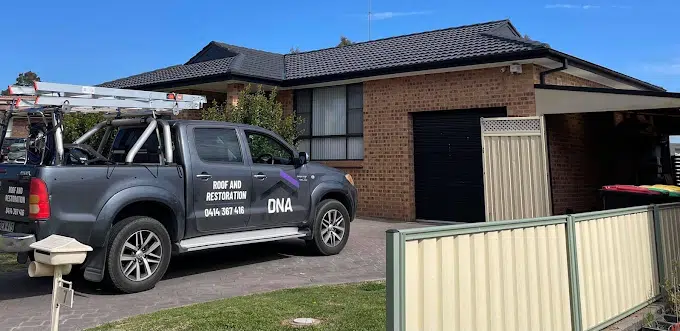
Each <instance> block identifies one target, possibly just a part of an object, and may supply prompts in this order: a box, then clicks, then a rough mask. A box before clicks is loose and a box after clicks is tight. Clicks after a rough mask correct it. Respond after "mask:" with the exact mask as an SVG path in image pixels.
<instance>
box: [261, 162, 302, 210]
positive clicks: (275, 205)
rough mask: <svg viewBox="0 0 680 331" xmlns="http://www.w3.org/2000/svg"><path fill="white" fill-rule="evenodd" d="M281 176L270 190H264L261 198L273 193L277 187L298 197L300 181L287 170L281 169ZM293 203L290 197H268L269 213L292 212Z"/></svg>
mask: <svg viewBox="0 0 680 331" xmlns="http://www.w3.org/2000/svg"><path fill="white" fill-rule="evenodd" d="M279 176H280V177H281V179H280V180H279V181H278V182H276V183H275V184H274V185H272V186H271V187H270V188H269V189H268V190H266V191H264V192H263V193H262V195H261V198H265V197H267V196H269V195H270V194H272V193H273V192H274V191H275V190H276V189H277V188H283V189H284V190H286V191H288V192H289V193H290V194H291V195H292V196H294V197H297V190H298V189H299V188H300V182H299V181H298V180H296V179H295V178H293V177H292V176H290V175H289V174H287V173H286V172H285V171H283V170H280V171H279ZM292 212H293V203H292V201H291V199H290V198H270V199H267V213H269V214H278V213H292Z"/></svg>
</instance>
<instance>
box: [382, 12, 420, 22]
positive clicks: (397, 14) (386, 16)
mask: <svg viewBox="0 0 680 331" xmlns="http://www.w3.org/2000/svg"><path fill="white" fill-rule="evenodd" d="M429 14H432V12H430V11H409V12H394V11H385V12H378V13H371V19H372V20H376V21H380V20H388V19H390V18H395V17H402V16H417V15H429Z"/></svg>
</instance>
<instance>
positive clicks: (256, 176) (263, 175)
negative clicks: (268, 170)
mask: <svg viewBox="0 0 680 331" xmlns="http://www.w3.org/2000/svg"><path fill="white" fill-rule="evenodd" d="M253 177H255V178H257V179H259V180H265V178H267V175H265V174H257V175H253Z"/></svg>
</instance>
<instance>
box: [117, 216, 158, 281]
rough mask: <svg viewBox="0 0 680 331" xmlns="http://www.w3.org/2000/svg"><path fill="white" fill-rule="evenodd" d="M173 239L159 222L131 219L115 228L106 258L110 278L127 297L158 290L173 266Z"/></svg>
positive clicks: (139, 218)
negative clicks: (157, 287)
mask: <svg viewBox="0 0 680 331" xmlns="http://www.w3.org/2000/svg"><path fill="white" fill-rule="evenodd" d="M170 245H171V244H170V236H169V235H168V231H167V230H166V229H165V227H163V225H162V224H161V223H160V222H158V221H157V220H155V219H153V218H150V217H146V216H133V217H128V218H126V219H124V220H122V221H120V222H118V223H116V224H115V225H114V226H113V227H112V228H111V240H110V241H109V247H108V251H107V252H108V253H107V258H106V276H107V278H108V279H109V280H110V282H111V284H112V285H113V287H114V288H115V289H116V290H118V291H121V292H123V293H134V292H142V291H146V290H149V289H151V288H153V287H154V286H156V283H158V282H159V281H160V280H161V278H163V275H165V272H166V271H167V270H168V265H169V263H170V249H171V246H170Z"/></svg>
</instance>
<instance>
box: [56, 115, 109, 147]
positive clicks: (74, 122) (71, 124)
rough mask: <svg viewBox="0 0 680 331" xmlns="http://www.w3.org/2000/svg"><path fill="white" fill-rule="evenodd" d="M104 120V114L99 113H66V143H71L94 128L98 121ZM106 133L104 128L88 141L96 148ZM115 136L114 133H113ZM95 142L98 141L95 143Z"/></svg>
mask: <svg viewBox="0 0 680 331" xmlns="http://www.w3.org/2000/svg"><path fill="white" fill-rule="evenodd" d="M102 121H104V116H103V115H102V114H99V113H89V114H83V113H69V114H65V115H64V121H63V123H64V143H65V144H70V143H72V142H73V141H74V140H76V139H78V138H79V137H80V136H82V135H83V134H84V133H85V132H87V131H89V130H90V129H92V128H93V127H94V126H95V125H97V124H98V123H100V122H102ZM103 135H104V130H99V131H98V132H97V133H96V134H95V135H94V136H92V137H91V138H90V139H88V141H87V142H86V143H87V144H89V145H90V146H93V147H94V148H95V149H96V148H97V147H98V145H97V144H98V143H99V141H100V140H101V138H102V136H103ZM112 136H113V135H112ZM93 142H96V144H94V143H93Z"/></svg>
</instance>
